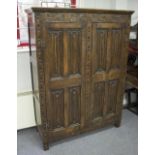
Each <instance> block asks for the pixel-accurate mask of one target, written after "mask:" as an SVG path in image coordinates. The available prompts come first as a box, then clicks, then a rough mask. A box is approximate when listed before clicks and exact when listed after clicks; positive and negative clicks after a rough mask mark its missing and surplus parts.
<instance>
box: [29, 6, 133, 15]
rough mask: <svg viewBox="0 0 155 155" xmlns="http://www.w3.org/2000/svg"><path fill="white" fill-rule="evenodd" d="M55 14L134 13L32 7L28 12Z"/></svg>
mask: <svg viewBox="0 0 155 155" xmlns="http://www.w3.org/2000/svg"><path fill="white" fill-rule="evenodd" d="M32 11H33V12H53V13H112V14H129V15H130V14H132V13H133V12H134V11H130V10H104V9H84V8H76V9H74V8H43V7H32V8H31V9H28V10H26V12H27V13H30V12H32Z"/></svg>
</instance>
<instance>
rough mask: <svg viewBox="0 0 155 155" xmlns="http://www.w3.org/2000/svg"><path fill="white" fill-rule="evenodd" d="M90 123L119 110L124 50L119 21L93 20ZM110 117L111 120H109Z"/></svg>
mask: <svg viewBox="0 0 155 155" xmlns="http://www.w3.org/2000/svg"><path fill="white" fill-rule="evenodd" d="M92 54H93V59H92V95H91V97H92V99H91V101H92V102H91V106H90V107H91V109H92V111H91V124H92V123H93V124H94V123H95V124H99V125H100V124H103V123H104V121H107V120H109V119H113V118H116V115H117V114H120V113H121V104H122V96H123V87H124V83H123V82H124V78H125V68H126V66H125V65H126V60H125V59H126V51H124V29H123V27H122V25H121V24H119V23H93V51H92ZM110 121H111V120H110Z"/></svg>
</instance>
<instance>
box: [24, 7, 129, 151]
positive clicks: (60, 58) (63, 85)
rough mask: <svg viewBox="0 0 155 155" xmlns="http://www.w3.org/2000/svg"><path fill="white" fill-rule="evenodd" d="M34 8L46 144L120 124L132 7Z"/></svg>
mask: <svg viewBox="0 0 155 155" xmlns="http://www.w3.org/2000/svg"><path fill="white" fill-rule="evenodd" d="M32 10H33V12H32ZM32 10H31V11H27V13H28V15H29V16H31V15H32V18H33V21H34V24H35V30H34V31H33V32H32V33H34V32H36V36H35V40H36V57H35V54H34V56H33V59H35V60H34V62H36V65H35V66H37V69H38V72H36V71H33V68H35V67H33V66H34V64H35V63H32V72H33V74H36V73H38V75H35V76H34V77H36V76H37V77H38V86H39V99H38V100H39V102H40V111H41V116H40V117H41V125H40V126H39V127H38V128H39V133H40V135H42V139H43V146H44V149H48V143H49V142H50V141H51V142H54V141H57V140H60V139H63V138H65V137H69V136H73V135H76V134H80V133H83V132H87V131H90V130H95V129H97V128H101V127H103V126H105V125H107V124H114V125H115V126H120V122H121V112H122V99H123V92H124V85H125V76H126V62H127V45H128V37H129V28H130V16H131V13H132V12H130V11H112V10H94V9H50V8H48V9H47V8H33V9H32ZM32 13H33V14H32ZM29 19H30V18H29ZM31 21H32V20H31ZM33 37H34V36H33ZM30 38H31V33H30ZM30 50H31V48H30ZM31 53H32V51H31ZM33 80H34V79H33ZM33 83H35V85H36V81H34V82H33ZM38 109H39V108H38ZM35 110H37V109H35ZM36 113H37V112H36ZM37 116H38V115H37Z"/></svg>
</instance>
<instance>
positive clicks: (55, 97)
mask: <svg viewBox="0 0 155 155" xmlns="http://www.w3.org/2000/svg"><path fill="white" fill-rule="evenodd" d="M49 108H50V109H48V111H49V112H50V120H52V122H51V123H50V128H52V129H55V128H60V127H64V90H63V89H59V90H51V91H50V103H49Z"/></svg>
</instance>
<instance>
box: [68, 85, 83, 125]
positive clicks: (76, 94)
mask: <svg viewBox="0 0 155 155" xmlns="http://www.w3.org/2000/svg"><path fill="white" fill-rule="evenodd" d="M80 106H81V87H80V86H78V87H71V88H69V125H71V124H75V123H79V124H80V115H81V112H80V111H81V110H80Z"/></svg>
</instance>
